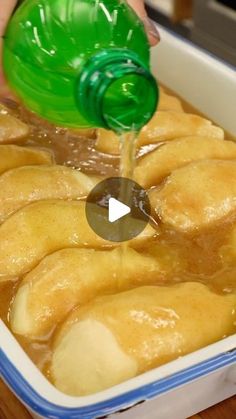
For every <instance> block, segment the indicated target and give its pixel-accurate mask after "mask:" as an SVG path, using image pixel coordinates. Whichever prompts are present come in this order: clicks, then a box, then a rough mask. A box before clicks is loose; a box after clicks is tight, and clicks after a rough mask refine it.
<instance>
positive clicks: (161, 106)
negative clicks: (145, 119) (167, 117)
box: [158, 88, 184, 112]
mask: <svg viewBox="0 0 236 419" xmlns="http://www.w3.org/2000/svg"><path fill="white" fill-rule="evenodd" d="M158 110H159V111H177V112H184V110H183V106H182V104H181V100H180V99H178V98H177V97H175V96H172V95H169V94H167V93H166V92H165V90H164V89H163V88H160V98H159V103H158Z"/></svg>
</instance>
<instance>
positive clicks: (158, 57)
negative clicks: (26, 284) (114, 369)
mask: <svg viewBox="0 0 236 419" xmlns="http://www.w3.org/2000/svg"><path fill="white" fill-rule="evenodd" d="M161 36H162V43H161V45H160V46H159V47H158V48H156V49H154V50H153V68H154V72H155V73H156V74H157V76H158V77H159V79H160V81H161V82H163V83H164V84H165V85H166V86H169V87H170V88H171V89H173V90H175V91H176V92H177V93H179V94H180V95H181V96H182V97H183V98H185V99H186V100H188V101H189V102H191V103H192V104H193V105H194V106H196V107H197V108H199V109H200V110H201V111H202V112H204V113H205V114H206V115H208V116H209V117H210V118H212V119H213V120H215V121H216V122H217V123H219V124H220V125H222V126H223V127H224V128H225V129H227V130H228V131H230V132H231V133H234V134H235V135H236V115H235V110H236V77H235V70H234V69H233V68H232V67H229V66H227V65H226V64H224V63H222V62H219V61H218V60H216V59H214V57H212V56H209V55H207V54H206V53H204V52H203V51H202V50H200V49H198V48H195V47H194V46H193V45H191V44H189V43H186V42H185V41H184V40H182V39H180V38H177V37H176V36H175V35H174V36H173V35H172V34H171V33H169V32H166V31H165V30H164V29H161ZM196 333H197V331H196ZM0 374H1V376H2V378H3V379H4V381H5V382H6V383H7V385H8V386H9V387H10V388H11V389H12V390H13V391H14V393H15V394H16V395H17V397H18V398H19V399H20V400H21V401H22V402H23V403H24V404H25V405H26V406H27V408H28V409H29V410H30V411H31V413H32V414H33V415H34V417H35V418H42V417H44V418H61V419H62V418H66V419H68V418H71V419H75V418H76V419H78V418H84V419H94V418H102V417H103V418H104V417H108V416H109V417H111V418H115V417H117V415H116V416H115V414H116V413H118V412H119V416H118V417H119V419H124V418H125V419H129V418H133V419H141V418H142V419H170V418H171V419H184V418H187V417H189V416H191V415H193V414H195V413H196V412H199V411H201V410H203V409H205V408H207V407H208V406H211V405H213V404H215V403H217V402H219V401H221V400H223V399H225V398H227V397H230V396H232V395H233V394H235V393H236V335H234V336H231V337H229V338H226V339H224V340H222V341H220V342H218V343H215V344H213V345H210V346H208V347H206V348H204V349H201V350H199V351H196V352H194V353H192V354H189V355H187V356H185V357H182V358H180V359H178V360H176V361H173V362H170V363H168V364H166V365H164V366H162V367H159V368H157V369H155V370H152V371H150V372H148V373H145V374H143V375H141V376H139V377H136V378H134V379H131V380H129V381H127V382H125V383H123V384H121V385H118V386H116V387H113V388H112V389H109V390H107V391H103V392H101V393H99V394H96V395H93V396H89V397H81V398H77V397H69V396H66V395H64V394H62V393H60V392H59V391H58V390H56V389H55V388H54V387H53V386H52V385H51V384H50V383H49V382H48V381H47V380H46V379H45V377H44V376H43V375H42V374H41V373H40V372H39V371H38V369H37V368H36V367H35V365H33V363H32V362H31V361H30V359H29V358H28V357H27V356H26V354H25V353H24V351H23V350H22V349H21V347H20V346H19V344H18V343H17V342H16V340H15V339H14V337H13V336H12V335H11V333H10V332H9V330H8V329H7V328H6V326H4V324H3V323H2V322H0ZM78 380H79V377H78ZM110 415H111V416H110Z"/></svg>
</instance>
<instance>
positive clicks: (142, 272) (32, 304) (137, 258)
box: [10, 247, 161, 338]
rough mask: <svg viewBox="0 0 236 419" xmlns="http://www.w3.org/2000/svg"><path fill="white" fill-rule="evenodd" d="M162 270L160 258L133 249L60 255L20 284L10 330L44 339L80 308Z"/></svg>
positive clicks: (67, 251)
mask: <svg viewBox="0 0 236 419" xmlns="http://www.w3.org/2000/svg"><path fill="white" fill-rule="evenodd" d="M160 270H161V266H160V263H159V262H158V259H157V258H153V257H151V256H145V255H142V254H139V253H138V252H137V251H135V250H134V249H131V248H129V247H127V248H126V249H125V250H124V251H122V250H121V249H120V248H117V249H114V250H111V251H108V250H107V251H106V250H105V251H99V250H94V249H63V250H59V251H58V252H56V253H53V254H51V255H49V256H47V257H46V258H44V259H43V260H42V261H41V262H40V263H39V265H38V266H36V268H35V269H33V270H32V271H31V272H30V273H29V274H27V275H26V277H25V279H24V280H23V281H22V282H21V284H20V287H19V288H18V290H17V293H16V297H15V300H14V302H13V305H12V308H11V316H10V319H11V328H12V330H13V332H15V333H17V334H21V335H25V336H28V337H31V338H32V337H34V338H35V337H36V338H37V337H40V336H45V335H47V334H48V333H49V332H50V331H51V329H52V328H53V327H54V326H55V325H56V324H58V323H59V322H61V321H62V320H63V318H65V316H66V315H67V314H68V313H69V312H70V311H71V310H72V309H73V308H74V307H75V306H77V305H81V304H84V303H87V302H88V301H89V300H91V299H92V298H94V297H95V296H97V295H98V294H101V293H108V292H110V293H111V292H118V290H119V289H121V290H124V289H127V288H129V287H130V286H131V285H132V286H133V285H139V284H140V283H143V281H144V283H148V282H149V281H154V280H156V279H157V277H158V273H159V272H160Z"/></svg>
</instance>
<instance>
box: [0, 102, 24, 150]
mask: <svg viewBox="0 0 236 419" xmlns="http://www.w3.org/2000/svg"><path fill="white" fill-rule="evenodd" d="M28 134H29V127H28V125H26V124H25V123H24V122H22V121H20V120H19V119H18V118H15V117H14V116H12V115H10V114H9V113H8V110H7V109H6V108H5V107H4V106H2V105H1V104H0V144H1V143H2V144H4V143H11V142H12V141H20V140H22V138H24V137H26V136H27V135H28Z"/></svg>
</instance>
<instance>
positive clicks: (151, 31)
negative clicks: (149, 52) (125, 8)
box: [0, 0, 160, 94]
mask: <svg viewBox="0 0 236 419" xmlns="http://www.w3.org/2000/svg"><path fill="white" fill-rule="evenodd" d="M127 2H128V4H129V5H130V6H131V7H132V8H133V9H134V10H135V12H136V13H137V15H138V16H139V17H140V18H141V19H142V21H143V23H144V26H145V28H146V31H147V35H148V38H149V41H150V44H151V45H156V44H157V43H158V42H159V40H160V36H159V33H158V31H157V29H156V27H155V25H154V24H153V23H152V22H151V20H150V19H149V18H148V16H147V13H146V10H145V7H144V1H143V0H127ZM16 3H17V0H5V1H4V2H3V1H0V93H1V94H3V92H6V91H7V90H6V85H5V80H4V76H3V71H2V44H3V38H2V37H3V35H4V32H5V29H6V26H7V23H8V20H9V19H10V16H11V14H12V12H13V10H14V8H15V6H16Z"/></svg>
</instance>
